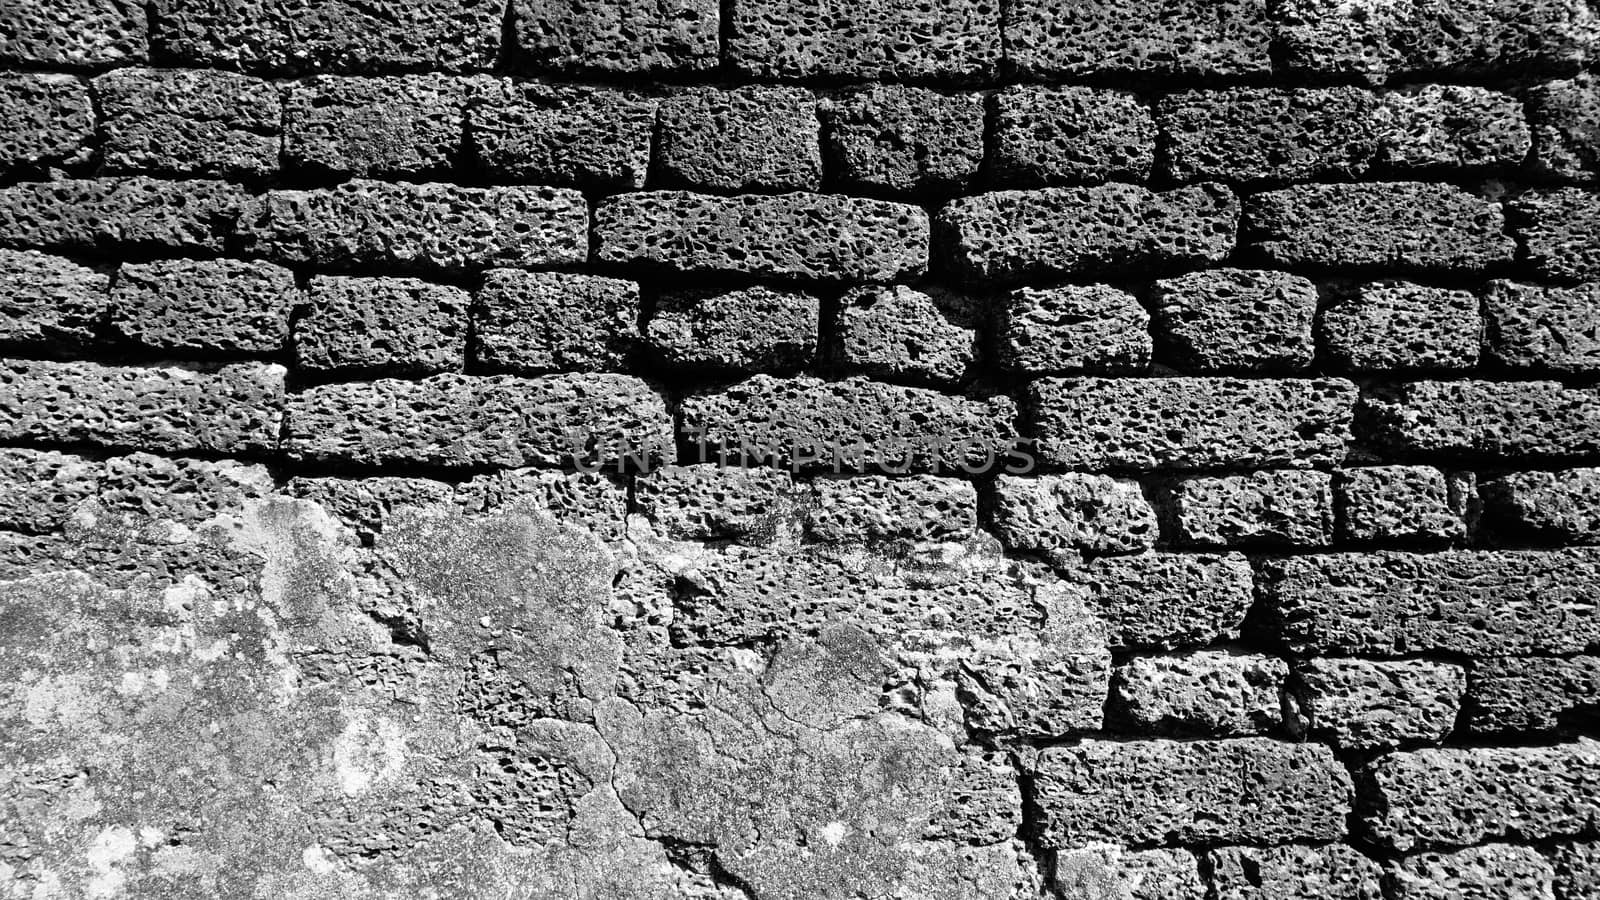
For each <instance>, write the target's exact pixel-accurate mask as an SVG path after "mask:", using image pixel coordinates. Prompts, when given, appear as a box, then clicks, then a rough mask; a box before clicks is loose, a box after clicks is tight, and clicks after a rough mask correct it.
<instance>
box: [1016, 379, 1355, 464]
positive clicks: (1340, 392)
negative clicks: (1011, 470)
mask: <svg viewBox="0 0 1600 900" xmlns="http://www.w3.org/2000/svg"><path fill="white" fill-rule="evenodd" d="M1028 396H1029V409H1030V411H1031V416H1030V419H1029V426H1030V428H1029V433H1030V434H1031V435H1032V436H1033V437H1034V438H1035V439H1036V442H1037V447H1036V450H1035V452H1036V454H1037V456H1038V457H1039V459H1040V460H1042V461H1044V462H1047V463H1051V464H1054V465H1060V466H1065V467H1074V468H1076V467H1084V468H1137V469H1155V468H1179V469H1186V468H1214V467H1221V466H1255V467H1265V466H1283V467H1294V468H1302V467H1310V466H1315V465H1325V464H1330V463H1337V462H1339V461H1340V460H1342V459H1344V455H1345V445H1346V442H1347V441H1348V440H1349V437H1350V421H1351V415H1352V410H1353V407H1354V405H1355V401H1356V389H1355V385H1353V384H1351V383H1350V382H1348V381H1344V380H1341V379H1317V380H1268V379H1263V380H1254V381H1252V380H1245V379H1239V378H1152V379H1127V380H1113V379H1105V378H1045V379H1041V380H1039V381H1036V382H1034V383H1033V385H1032V386H1031V388H1030V389H1029V395H1028Z"/></svg>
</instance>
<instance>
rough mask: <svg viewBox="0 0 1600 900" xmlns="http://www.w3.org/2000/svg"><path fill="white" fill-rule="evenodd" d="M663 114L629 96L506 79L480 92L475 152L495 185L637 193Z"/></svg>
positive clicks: (473, 114)
mask: <svg viewBox="0 0 1600 900" xmlns="http://www.w3.org/2000/svg"><path fill="white" fill-rule="evenodd" d="M658 107H659V101H658V100H656V99H655V98H654V97H649V96H646V95H644V94H641V93H634V92H631V91H626V90H617V89H612V88H598V87H585V86H581V85H561V84H544V83H541V82H525V81H512V80H510V79H503V80H501V81H498V82H494V83H492V84H484V85H482V86H481V87H479V89H478V91H477V99H476V101H475V102H474V103H473V104H472V106H471V107H470V110H469V112H468V119H469V122H470V127H471V137H472V140H471V145H472V148H473V151H474V153H475V154H476V156H475V161H476V163H477V164H478V165H479V166H481V167H482V168H483V169H484V171H486V172H488V173H489V174H490V175H492V176H494V177H496V178H505V179H512V180H515V181H519V182H524V183H528V184H552V185H561V186H570V187H578V188H587V189H593V190H606V191H626V190H638V189H639V188H642V187H644V182H645V177H646V176H647V175H648V174H649V172H650V145H651V141H652V140H653V138H654V134H655V127H656V111H657V108H658Z"/></svg>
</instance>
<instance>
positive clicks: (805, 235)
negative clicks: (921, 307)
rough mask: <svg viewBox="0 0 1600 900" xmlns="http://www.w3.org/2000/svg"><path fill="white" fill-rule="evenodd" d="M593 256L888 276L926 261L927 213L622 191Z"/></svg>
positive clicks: (876, 204)
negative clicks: (623, 192)
mask: <svg viewBox="0 0 1600 900" xmlns="http://www.w3.org/2000/svg"><path fill="white" fill-rule="evenodd" d="M594 220H595V221H594V230H595V233H596V235H597V236H598V238H599V247H598V249H597V250H596V251H595V254H594V256H595V259H596V260H598V261H600V262H605V263H637V264H643V265H646V266H648V267H651V268H657V269H667V270H670V271H677V272H684V273H690V274H696V273H709V272H734V273H742V274H746V275H753V276H760V277H770V278H801V279H828V280H856V281H891V280H894V279H896V278H901V277H906V276H913V275H917V274H919V273H921V272H922V271H924V270H925V269H926V268H927V265H928V217H927V214H926V213H924V212H923V211H922V210H920V209H918V208H916V207H913V206H907V205H904V204H899V203H887V202H883V201H878V200H862V199H857V198H852V197H840V196H831V195H818V194H782V195H778V196H771V197H766V196H756V195H747V196H742V197H711V196H704V195H699V194H690V193H684V192H681V191H654V192H648V193H640V194H623V195H620V196H617V197H613V198H610V199H608V200H606V201H604V202H603V203H601V204H600V205H599V207H598V208H596V210H595V215H594Z"/></svg>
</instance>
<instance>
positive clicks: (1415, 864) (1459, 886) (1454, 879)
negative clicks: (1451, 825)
mask: <svg viewBox="0 0 1600 900" xmlns="http://www.w3.org/2000/svg"><path fill="white" fill-rule="evenodd" d="M1554 880H1555V871H1554V870H1553V869H1552V868H1551V866H1550V863H1549V862H1547V861H1546V860H1545V858H1544V857H1543V856H1540V855H1539V852H1538V851H1537V850H1535V849H1533V848H1531V847H1517V846H1512V845H1510V844H1486V845H1484V846H1482V847H1471V848H1468V849H1466V850H1456V851H1453V852H1448V853H1418V854H1416V855H1414V856H1408V857H1406V858H1405V859H1403V860H1401V861H1400V862H1399V863H1398V864H1397V865H1396V866H1395V867H1394V868H1393V869H1392V870H1391V871H1390V875H1389V882H1388V883H1389V896H1391V897H1394V898H1396V900H1457V898H1462V900H1465V898H1484V900H1489V898H1492V897H1533V898H1553V897H1554V896H1555V894H1554V893H1552V891H1553V889H1554Z"/></svg>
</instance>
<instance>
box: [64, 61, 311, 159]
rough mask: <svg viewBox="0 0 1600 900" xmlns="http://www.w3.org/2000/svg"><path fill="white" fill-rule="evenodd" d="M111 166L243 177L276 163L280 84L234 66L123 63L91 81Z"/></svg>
mask: <svg viewBox="0 0 1600 900" xmlns="http://www.w3.org/2000/svg"><path fill="white" fill-rule="evenodd" d="M94 91H95V97H96V100H97V102H98V103H99V106H100V113H101V117H102V118H101V124H100V127H101V129H102V131H103V132H104V134H105V149H104V153H105V167H106V171H108V172H158V173H162V174H170V175H191V176H200V177H219V178H240V177H249V176H262V175H268V174H271V173H273V172H276V171H277V170H278V147H279V143H280V138H281V131H282V125H283V103H282V98H281V97H280V94H279V89H278V86H277V85H275V84H273V83H271V82H268V81H263V80H261V79H258V78H250V77H248V76H245V75H239V74H237V73H233V72H215V71H204V70H185V69H118V70H116V71H113V72H108V73H106V74H105V75H102V76H100V77H99V78H96V79H95V80H94Z"/></svg>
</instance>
